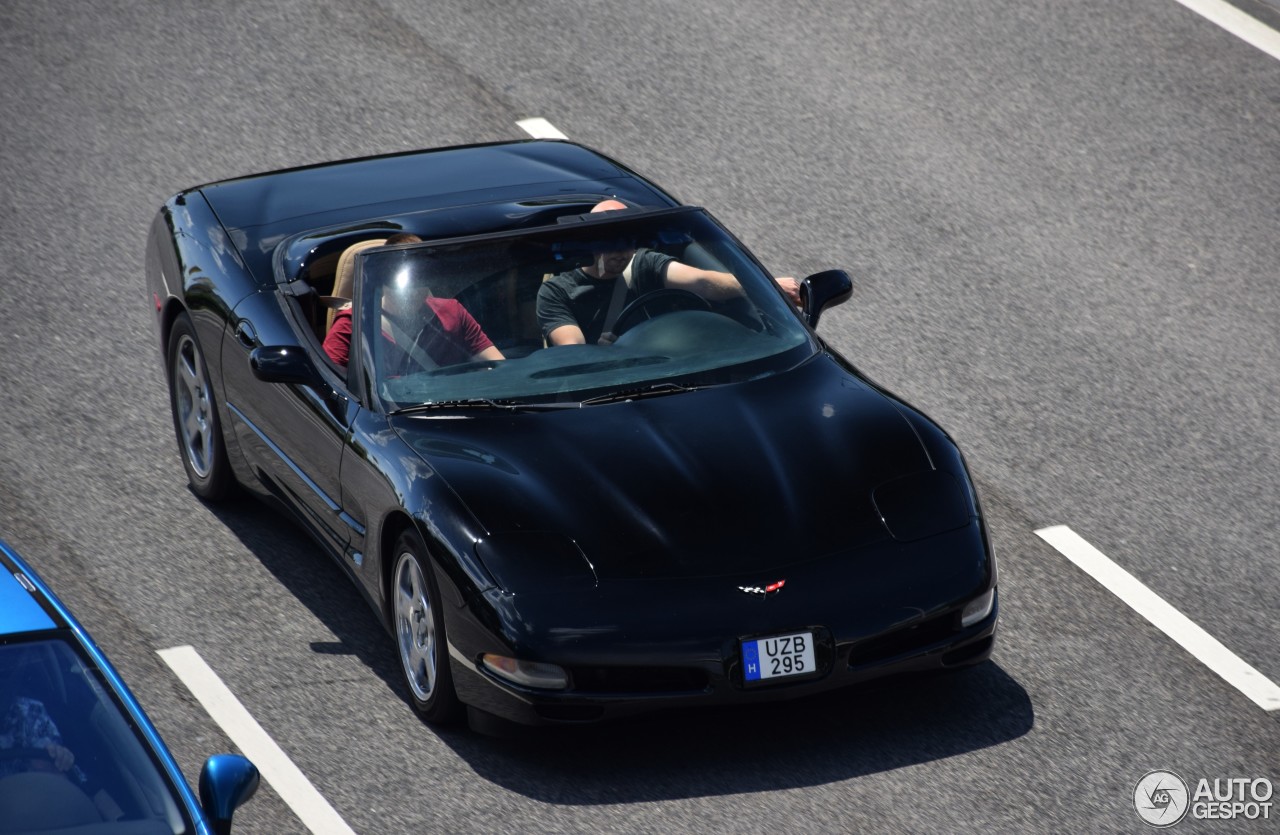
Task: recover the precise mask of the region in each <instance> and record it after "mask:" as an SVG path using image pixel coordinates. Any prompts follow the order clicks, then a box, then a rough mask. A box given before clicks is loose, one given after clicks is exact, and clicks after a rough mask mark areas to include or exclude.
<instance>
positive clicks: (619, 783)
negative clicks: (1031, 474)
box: [211, 498, 1034, 805]
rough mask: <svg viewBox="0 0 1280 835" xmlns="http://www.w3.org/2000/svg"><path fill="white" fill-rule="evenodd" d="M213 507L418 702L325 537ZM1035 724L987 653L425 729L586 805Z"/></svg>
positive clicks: (529, 786)
mask: <svg viewBox="0 0 1280 835" xmlns="http://www.w3.org/2000/svg"><path fill="white" fill-rule="evenodd" d="M211 509H212V511H213V512H214V513H215V514H216V515H217V516H218V518H219V519H221V520H222V522H223V523H224V524H226V525H227V527H228V529H229V530H231V531H232V532H233V533H234V534H235V535H236V536H237V537H238V538H239V539H240V540H241V541H242V542H244V544H245V545H246V547H248V548H249V549H250V550H251V551H253V553H254V554H255V555H256V556H257V557H258V558H259V559H260V560H261V561H262V564H263V566H264V567H265V568H266V569H267V570H268V571H270V572H271V573H272V574H273V575H274V576H275V577H276V578H277V579H278V580H279V581H280V582H281V583H282V584H283V585H284V586H285V587H286V588H287V589H288V590H289V591H290V593H292V594H293V595H294V596H295V597H296V599H297V600H298V601H299V602H300V603H302V604H303V605H304V606H306V607H307V608H308V609H309V610H310V611H311V612H312V613H314V614H315V616H316V617H317V618H318V619H319V620H321V621H322V622H323V623H324V624H325V625H326V626H327V627H328V628H329V629H330V630H331V631H332V632H333V635H334V637H335V638H336V641H332V642H317V643H313V644H312V645H311V650H312V651H313V652H315V653H318V654H350V655H353V656H355V657H357V658H358V659H359V660H360V661H361V662H362V663H363V664H364V665H365V666H366V667H367V668H368V669H369V670H370V671H371V672H372V673H373V674H375V675H377V676H378V677H379V678H380V679H381V680H382V681H383V682H384V683H385V684H386V685H387V687H388V689H389V690H390V691H391V692H392V693H394V694H395V696H396V698H397V699H398V700H399V701H401V702H403V703H404V710H406V711H412V708H411V707H410V703H409V699H408V691H407V689H406V688H405V685H404V683H403V681H402V679H401V677H400V671H399V667H398V664H397V661H396V658H395V650H394V643H393V640H392V638H391V637H390V636H389V635H388V634H387V633H386V631H385V630H384V629H383V628H382V627H381V625H380V624H379V623H378V620H377V618H376V616H375V615H374V614H373V612H372V610H371V609H370V608H369V607H368V605H367V603H366V602H365V601H364V599H363V598H362V597H361V596H360V594H359V592H358V591H357V590H356V588H355V586H354V584H353V583H352V582H351V581H350V580H349V579H348V578H347V577H346V576H345V575H344V574H343V572H342V571H341V569H339V568H338V566H337V565H335V564H333V562H332V561H330V560H329V559H328V558H327V557H326V556H325V555H324V553H323V552H322V551H321V549H320V548H319V546H317V545H316V544H315V543H314V542H313V541H312V540H311V539H310V538H309V537H308V536H307V535H306V533H305V532H303V530H302V529H301V528H299V527H296V526H293V525H289V526H287V527H285V526H281V525H280V524H279V522H280V521H281V520H282V518H284V517H282V516H281V513H280V512H279V511H277V510H275V509H273V508H271V507H268V506H267V505H264V504H261V503H258V502H256V501H254V500H251V499H247V498H246V499H245V500H243V501H234V502H230V503H227V504H223V505H220V506H217V507H214V508H211ZM355 612H363V613H364V615H363V616H354V613H355ZM996 653H997V656H996V657H997V658H998V655H999V643H998V641H997V645H996ZM1033 724H1034V711H1033V709H1032V705H1031V700H1030V698H1029V696H1028V695H1027V693H1026V691H1025V690H1024V689H1023V688H1022V687H1021V686H1020V685H1019V684H1018V683H1017V682H1016V681H1014V680H1013V679H1012V678H1011V677H1010V676H1009V675H1008V674H1007V673H1005V671H1004V670H1003V669H1001V667H1000V666H999V664H998V663H996V662H995V661H988V662H985V663H983V664H980V665H978V666H976V667H972V668H969V669H966V670H960V671H956V672H952V673H947V674H942V675H930V676H920V677H913V678H905V679H897V680H892V681H886V682H879V683H875V684H872V685H869V686H860V687H858V688H856V689H849V690H845V691H842V692H836V693H827V694H822V695H818V696H814V697H809V698H805V699H802V700H796V701H790V702H778V703H771V704H765V705H759V706H751V707H732V708H715V709H712V708H705V709H690V710H681V711H672V712H664V713H660V714H654V715H649V716H642V717H638V718H633V719H625V720H620V721H618V722H615V723H609V724H604V725H595V726H585V727H583V726H571V727H553V728H537V729H518V730H516V729H512V730H513V732H512V733H509V734H506V735H502V736H490V735H485V734H480V733H477V732H475V731H473V730H470V729H467V728H465V727H460V728H444V729H440V728H429V727H427V726H424V727H423V730H424V732H425V733H432V732H434V733H436V734H437V736H438V737H439V738H440V740H441V741H443V742H444V743H445V744H446V745H448V746H449V747H450V748H451V749H452V750H453V751H454V752H455V753H456V754H457V755H458V756H459V757H460V758H462V759H463V760H465V761H466V762H467V763H468V764H469V765H470V766H471V767H472V768H473V769H474V770H475V772H476V773H477V774H478V775H479V776H481V777H482V778H484V779H486V780H489V781H491V782H493V783H494V784H495V785H499V786H501V787H503V788H505V789H507V790H509V791H513V792H517V793H519V794H522V795H525V796H527V797H530V798H532V799H536V800H540V801H543V802H546V803H557V804H568V805H594V804H607V803H624V802H628V801H637V800H661V799H680V798H691V797H701V796H715V795H724V794H734V793H740V792H752V791H762V790H777V789H785V788H796V787H804V786H811V785H822V784H825V783H831V782H838V781H841V780H847V779H850V778H853V777H858V776H861V775H865V774H874V773H877V772H882V771H891V770H893V769H898V768H902V767H905V766H910V765H914V764H918V763H922V762H928V761H931V760H939V759H945V758H947V757H952V756H956V755H958V754H964V753H967V752H971V751H975V750H979V749H982V748H987V747H991V746H994V745H999V744H1001V743H1004V742H1008V741H1010V740H1013V739H1017V738H1018V737H1020V736H1022V735H1024V734H1026V733H1027V732H1028V731H1030V730H1031V728H1032V725H1033Z"/></svg>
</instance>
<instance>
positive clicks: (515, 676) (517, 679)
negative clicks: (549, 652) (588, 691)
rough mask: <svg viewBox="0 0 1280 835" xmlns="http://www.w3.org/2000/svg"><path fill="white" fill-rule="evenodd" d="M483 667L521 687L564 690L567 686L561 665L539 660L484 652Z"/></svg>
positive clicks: (567, 682) (567, 678) (567, 677)
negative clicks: (527, 659) (526, 659)
mask: <svg viewBox="0 0 1280 835" xmlns="http://www.w3.org/2000/svg"><path fill="white" fill-rule="evenodd" d="M480 663H482V664H483V665H484V668H485V669H486V670H488V671H489V672H491V673H493V674H494V675H496V676H498V677H499V678H503V679H506V680H507V681H509V682H511V683H513V684H519V685H520V686H522V687H537V688H539V689H540V690H564V689H565V688H567V687H568V686H569V674H568V673H566V672H565V671H564V668H563V667H559V666H556V665H555V664H543V663H542V662H540V661H521V660H520V659H519V658H508V657H507V656H505V655H494V654H493V653H489V652H486V653H485V654H484V656H483V657H482V658H481V659H480Z"/></svg>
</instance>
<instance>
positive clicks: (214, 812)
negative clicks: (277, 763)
mask: <svg viewBox="0 0 1280 835" xmlns="http://www.w3.org/2000/svg"><path fill="white" fill-rule="evenodd" d="M261 780H262V777H261V775H259V774H258V768H257V766H255V765H254V764H253V763H251V762H249V760H248V759H247V758H245V757H242V756H240V755H239V754H215V755H213V756H212V757H210V758H209V759H207V760H205V761H204V767H203V768H201V769H200V805H201V806H203V807H204V811H205V815H206V816H208V818H209V820H210V822H211V823H212V824H213V830H214V832H215V833H216V835H230V832H231V816H232V815H233V814H234V813H235V811H236V809H239V808H240V807H241V806H243V805H244V804H245V803H247V802H248V801H249V798H251V797H253V794H254V792H256V791H257V790H258V784H259V783H260V782H261Z"/></svg>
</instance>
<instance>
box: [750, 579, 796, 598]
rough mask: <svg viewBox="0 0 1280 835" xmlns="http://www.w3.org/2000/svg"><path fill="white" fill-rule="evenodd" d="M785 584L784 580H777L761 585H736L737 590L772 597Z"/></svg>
mask: <svg viewBox="0 0 1280 835" xmlns="http://www.w3.org/2000/svg"><path fill="white" fill-rule="evenodd" d="M786 584H787V581H786V580H777V581H775V582H772V583H770V584H769V585H767V586H763V587H761V586H738V591H741V592H746V593H747V594H754V595H757V596H759V597H773V596H774V595H775V594H777V593H778V592H780V591H782V587H783V586H785V585H786Z"/></svg>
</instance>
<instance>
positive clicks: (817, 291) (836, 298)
mask: <svg viewBox="0 0 1280 835" xmlns="http://www.w3.org/2000/svg"><path fill="white" fill-rule="evenodd" d="M852 295H853V279H851V278H849V274H848V273H847V272H845V271H844V270H823V271H822V272H820V273H814V274H813V275H811V276H809V277H808V278H806V279H805V280H804V281H802V282H800V302H801V305H802V306H803V308H804V316H805V319H807V320H808V322H809V327H811V328H814V329H816V328H817V327H818V317H819V316H821V315H822V314H823V312H824V311H825V310H826V309H827V308H829V307H835V306H836V305H838V304H843V303H844V302H847V301H848V300H849V297H850V296H852Z"/></svg>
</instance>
